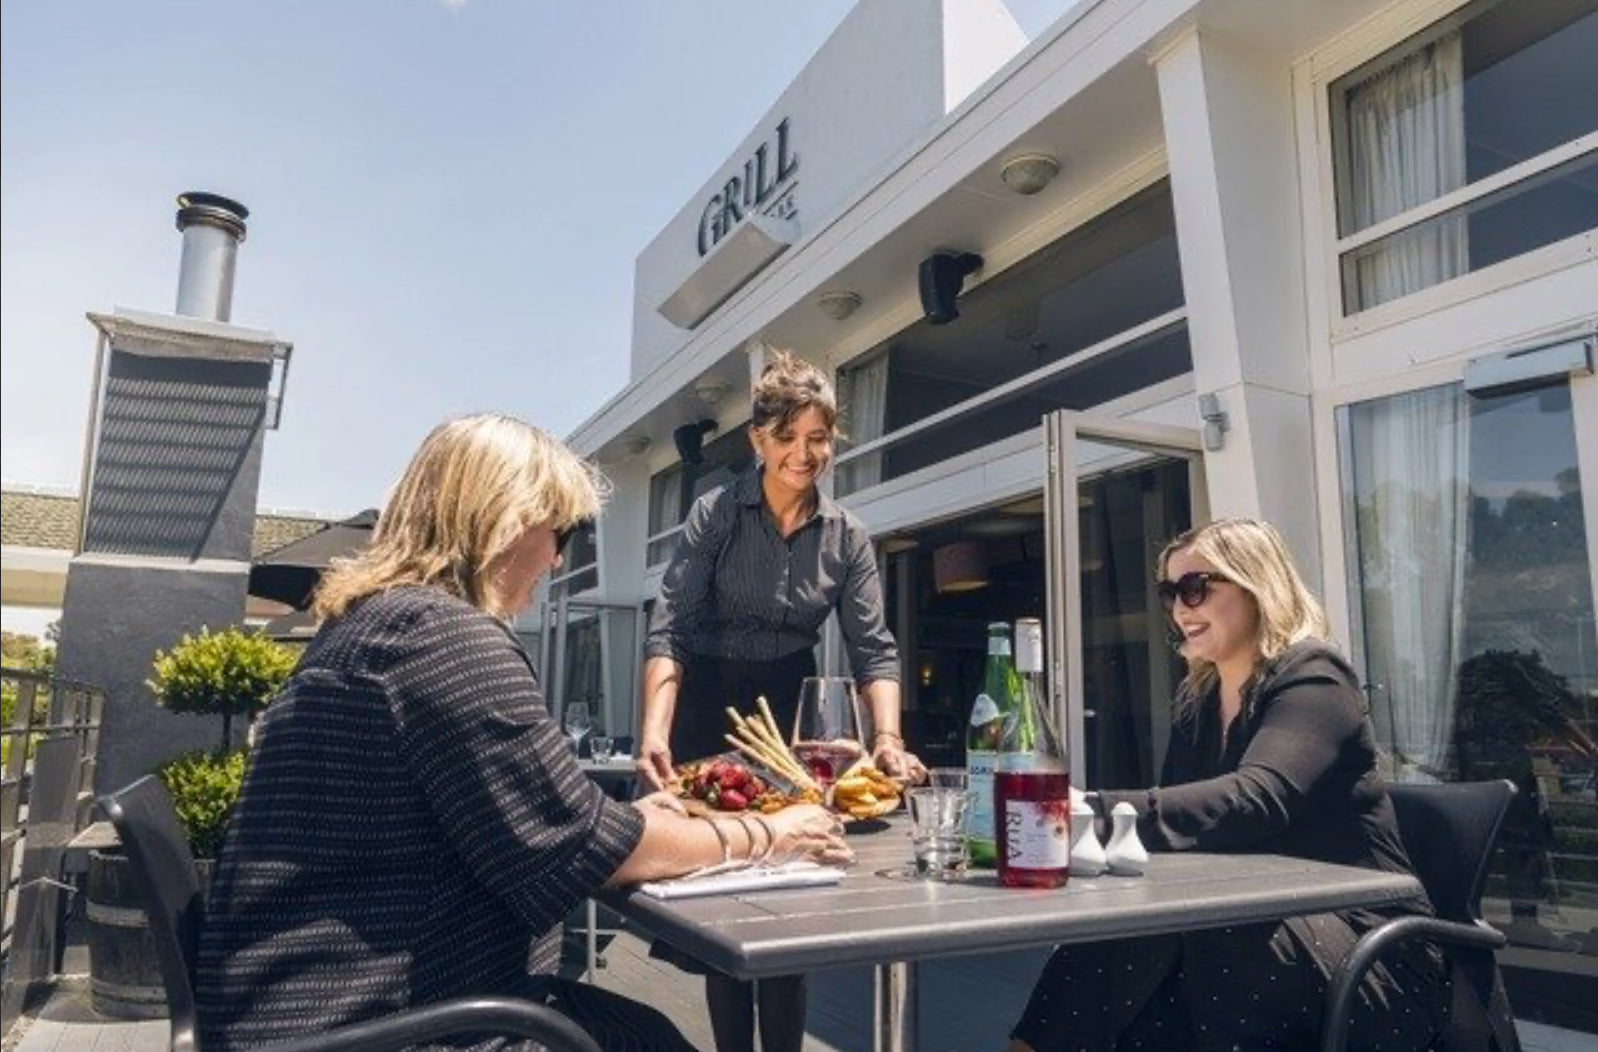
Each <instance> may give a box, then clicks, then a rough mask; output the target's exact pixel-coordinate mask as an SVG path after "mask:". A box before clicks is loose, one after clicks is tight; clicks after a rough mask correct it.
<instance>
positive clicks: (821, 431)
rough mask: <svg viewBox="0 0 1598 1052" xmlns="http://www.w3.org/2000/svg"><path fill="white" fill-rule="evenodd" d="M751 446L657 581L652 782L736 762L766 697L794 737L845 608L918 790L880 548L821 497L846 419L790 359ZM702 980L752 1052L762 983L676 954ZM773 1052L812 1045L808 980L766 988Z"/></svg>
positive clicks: (862, 676) (647, 756)
mask: <svg viewBox="0 0 1598 1052" xmlns="http://www.w3.org/2000/svg"><path fill="white" fill-rule="evenodd" d="M753 403H754V405H753V413H752V419H751V421H750V425H749V438H750V441H751V443H752V444H753V445H754V449H755V454H756V456H757V458H758V460H759V464H758V466H757V467H756V468H754V469H751V470H750V471H748V472H746V473H744V474H743V475H741V476H739V477H738V478H737V479H735V480H733V481H732V482H730V483H728V484H727V485H726V486H724V487H722V488H720V489H718V490H715V491H713V492H710V493H707V494H705V495H704V496H703V497H701V498H700V499H699V500H698V501H696V502H695V503H694V506H693V508H692V509H691V510H690V511H689V513H688V522H687V526H686V528H685V529H684V531H683V539H682V543H681V544H680V545H679V547H678V549H677V554H676V556H675V557H674V558H673V559H672V562H671V565H670V566H669V567H668V568H667V570H666V574H665V576H664V577H663V578H662V580H661V583H660V596H659V598H658V600H657V601H656V603H655V609H654V613H653V615H652V616H651V619H650V624H649V637H648V640H647V642H646V644H645V647H644V651H645V656H646V661H645V664H644V686H643V732H642V735H641V741H640V747H639V760H638V765H639V771H640V774H641V775H642V777H643V779H644V781H645V783H646V784H648V785H649V786H651V787H653V788H656V789H660V788H664V787H666V786H667V785H668V784H670V783H671V782H673V781H674V780H675V778H676V774H675V770H674V766H673V765H674V763H675V762H677V761H679V760H697V759H700V758H702V757H705V756H710V755H713V754H715V753H719V752H722V751H724V750H725V749H726V747H727V746H726V741H725V738H724V735H726V734H727V732H728V731H729V730H730V729H731V728H730V727H729V726H728V721H727V716H726V711H725V710H726V708H727V707H728V706H729V705H730V706H733V707H734V708H737V709H739V710H740V711H744V712H748V711H750V709H751V708H752V706H753V705H754V702H755V699H756V698H758V697H764V698H765V699H766V700H767V701H768V702H769V703H770V704H771V707H772V711H773V714H774V715H775V716H776V718H777V721H778V724H779V726H782V727H784V728H786V727H791V726H792V725H793V720H794V716H795V713H796V710H797V707H798V699H799V685H800V683H801V682H802V681H803V680H804V678H805V677H806V676H813V675H815V674H816V663H815V655H814V648H815V646H816V644H817V643H818V642H819V640H820V637H821V627H822V625H824V624H825V623H826V620H827V617H828V615H829V614H831V613H832V612H833V611H834V610H836V611H837V613H838V620H839V624H840V626H841V627H842V629H843V638H844V643H845V645H846V646H847V648H848V651H849V664H850V667H851V668H852V669H853V671H854V677H855V681H856V683H857V684H858V686H859V690H860V693H861V695H862V696H863V697H864V699H865V701H866V702H867V704H869V706H870V711H871V726H872V728H873V731H872V739H871V742H870V743H869V746H870V749H871V754H872V758H873V760H874V762H875V763H876V765H877V767H878V768H879V769H881V770H882V771H883V772H885V773H886V774H889V775H893V776H898V777H905V778H910V779H913V780H914V779H919V778H920V777H921V775H922V774H923V773H924V769H923V768H922V766H921V763H920V761H919V760H917V759H916V758H915V757H914V756H912V755H911V754H909V753H907V752H905V751H904V738H903V737H902V736H901V735H900V733H899V653H898V648H897V646H896V645H895V643H894V639H893V635H892V634H891V633H890V632H889V631H888V626H887V624H886V622H885V620H884V618H883V610H882V584H881V581H880V579H879V578H878V575H877V563H876V556H875V553H874V552H873V550H872V547H871V538H870V537H869V536H868V535H867V534H866V530H865V527H864V526H862V525H861V524H860V522H859V520H858V519H856V518H855V517H854V516H853V515H851V514H850V513H849V512H847V511H845V510H844V509H843V508H840V507H839V506H838V505H837V504H835V503H833V502H832V500H831V499H829V498H828V497H827V496H826V495H824V494H823V493H821V492H820V491H819V490H818V489H817V488H816V480H817V479H818V478H820V477H821V473H822V472H823V471H825V470H826V469H827V466H828V465H829V464H830V463H831V461H832V451H833V448H832V447H833V439H834V438H835V436H836V435H837V422H838V406H837V400H836V399H835V397H834V395H833V391H832V385H831V384H830V383H828V382H827V380H826V378H825V377H824V376H822V375H821V373H820V372H819V371H818V370H817V369H816V368H815V367H813V366H811V365H810V364H809V363H807V362H804V361H802V360H800V359H798V358H795V357H794V356H792V355H790V354H788V353H786V352H778V353H777V354H776V355H774V356H773V358H772V361H771V362H770V363H769V364H768V365H767V366H766V368H765V370H764V371H763V372H762V373H761V375H760V380H759V382H758V383H757V384H756V385H755V388H754V391H753ZM656 952H657V954H659V955H661V956H668V957H669V958H670V959H672V960H673V961H675V962H676V963H677V964H679V965H681V966H683V967H685V968H687V969H688V970H690V971H698V972H703V973H706V974H705V994H706V998H707V1000H708V1001H709V1003H710V1018H711V1026H712V1029H713V1030H714V1032H715V1037H716V1047H717V1049H718V1050H719V1052H752V1050H753V1048H754V1030H755V1002H756V1000H757V997H756V989H755V984H754V983H748V982H741V981H739V980H735V979H732V978H730V977H728V976H725V975H722V974H720V973H716V972H712V971H708V970H707V969H706V968H705V966H704V965H702V964H699V963H698V962H697V961H693V960H692V959H685V958H683V957H681V956H680V955H676V954H674V953H671V952H670V951H669V949H668V948H666V947H665V946H664V944H658V943H657V945H656ZM758 1001H759V1021H760V1041H761V1047H762V1048H763V1049H764V1052H798V1050H799V1048H800V1045H801V1043H802V1042H803V1039H804V1022H805V987H804V977H803V976H788V977H783V978H780V979H765V980H762V981H761V982H760V984H759V987H758Z"/></svg>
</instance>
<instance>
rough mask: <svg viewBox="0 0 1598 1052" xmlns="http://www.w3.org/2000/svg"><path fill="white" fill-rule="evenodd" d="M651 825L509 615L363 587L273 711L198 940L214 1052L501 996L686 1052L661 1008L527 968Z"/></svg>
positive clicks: (199, 981) (625, 1040)
mask: <svg viewBox="0 0 1598 1052" xmlns="http://www.w3.org/2000/svg"><path fill="white" fill-rule="evenodd" d="M642 833H643V818H642V815H641V814H640V813H639V812H638V810H637V809H636V808H634V807H632V806H631V805H629V804H625V803H618V802H616V801H614V800H611V799H609V798H608V797H606V796H605V794H604V793H602V792H601V791H600V790H599V788H598V787H597V786H596V785H595V784H594V783H593V782H592V781H590V780H589V779H588V778H586V777H585V776H584V775H583V773H582V771H580V770H579V769H578V767H577V763H576V760H575V759H574V757H573V756H572V751H571V748H570V746H569V745H567V744H566V741H565V739H564V737H563V736H562V734H561V732H560V728H559V727H557V726H556V725H555V721H554V720H553V719H551V717H550V715H549V713H548V711H547V709H546V708H545V705H544V699H543V697H542V696H541V695H540V693H539V690H538V683H537V679H536V677H535V676H534V674H533V669H532V665H531V663H530V662H529V661H528V659H527V655H526V653H525V652H524V651H523V650H522V648H521V645H520V644H519V643H518V642H517V640H516V637H515V636H514V635H513V634H512V633H511V632H510V631H509V629H508V628H506V626H504V625H503V624H501V623H500V622H498V621H496V620H494V619H493V618H491V617H489V616H488V615H487V614H485V613H483V612H482V611H480V610H478V609H477V608H475V607H473V606H471V605H469V604H467V603H465V602H462V601H461V600H459V599H455V598H453V597H451V596H449V595H447V594H446V593H444V592H443V591H441V590H438V589H433V588H423V587H407V588H396V589H392V590H390V591H387V592H383V593H380V594H377V595H374V596H371V597H369V598H367V599H365V600H362V601H361V602H360V603H358V604H357V605H356V606H355V607H354V608H353V609H351V610H350V611H349V612H348V613H347V614H345V615H344V616H342V617H339V618H337V619H335V620H333V621H330V622H329V623H328V624H326V625H325V626H323V628H322V630H321V631H320V632H319V633H318V634H317V636H316V638H315V639H314V640H312V642H311V644H310V646H309V647H308V648H307V650H306V652H305V655H304V657H303V658H302V659H301V661H300V664H299V666H298V668H296V669H295V672H294V675H293V677H292V678H291V679H290V680H289V682H288V684H287V686H286V687H285V688H284V690H283V693H282V694H281V695H280V696H279V697H278V698H277V699H276V700H275V701H274V702H273V703H272V705H271V707H270V708H269V709H268V710H267V712H266V714H265V715H264V716H263V717H262V719H261V722H260V724H259V725H258V728H257V738H256V745H255V748H254V750H253V751H252V753H251V756H250V761H249V769H248V772H247V774H246V776H245V780H244V788H243V792H242V794H241V795H240V797H239V802H238V804H237V806H236V808H235V810H234V813H233V817H232V820H231V822H230V824H229V828H228V834H227V839H226V842H225V844H224V846H223V849H222V853H221V857H220V858H219V859H218V860H217V868H216V876H215V879H214V880H213V882H212V884H211V889H210V893H209V901H208V905H207V916H206V920H205V925H204V927H203V929H202V931H201V933H200V953H199V967H198V969H197V971H198V974H197V978H196V984H195V986H196V997H197V1001H198V1007H199V1017H200V1032H201V1037H202V1039H203V1041H204V1044H205V1047H206V1048H209V1049H223V1050H227V1049H243V1048H251V1047H256V1046H259V1045H261V1044H264V1043H268V1042H276V1041H283V1040H287V1039H290V1038H295V1037H304V1036H308V1035H311V1034H316V1033H321V1032H323V1031H326V1030H329V1029H331V1028H333V1027H337V1026H341V1025H344V1024H347V1023H353V1022H359V1021H361V1020H366V1019H372V1018H375V1017H379V1016H385V1015H389V1014H392V1013H394V1012H397V1011H400V1010H402V1009H406V1008H412V1007H416V1006H420V1005H425V1004H431V1003H434V1002H437V1001H442V1000H445V999H447V998H452V997H461V996H472V995H477V996H482V995H490V994H501V995H510V996H518V997H526V998H529V999H534V1000H537V1001H540V1002H543V1003H546V1004H550V1005H553V1006H554V1007H556V1008H557V1009H559V1010H560V1011H563V1012H565V1013H566V1014H568V1015H570V1016H572V1017H573V1018H575V1019H576V1020H577V1021H578V1022H579V1023H580V1024H582V1025H583V1026H584V1027H585V1029H587V1030H588V1031H589V1032H590V1033H591V1034H592V1035H593V1036H594V1037H595V1039H596V1040H597V1041H598V1042H599V1044H600V1045H601V1046H602V1047H604V1048H606V1049H613V1050H631V1049H640V1050H642V1049H662V1050H672V1052H681V1050H687V1049H690V1047H691V1046H689V1045H688V1043H687V1042H686V1041H685V1040H684V1039H683V1038H682V1036H681V1035H680V1034H679V1033H678V1032H677V1030H676V1029H675V1028H674V1027H673V1026H672V1025H671V1024H670V1023H669V1022H668V1021H667V1020H666V1018H665V1017H664V1016H662V1015H661V1014H660V1013H658V1012H656V1011H654V1010H653V1009H650V1008H646V1007H645V1006H643V1005H639V1004H635V1003H633V1002H631V1001H628V1000H626V999H625V998H622V997H619V996H618V995H616V994H613V993H609V992H607V991H604V990H599V989H596V988H594V987H592V986H588V985H586V984H582V983H574V982H569V981H565V980H561V979H558V978H555V977H553V976H550V975H536V974H531V973H532V972H533V971H537V970H538V966H540V965H542V966H546V967H547V966H549V965H550V964H552V961H551V960H550V958H549V957H548V956H547V955H546V954H541V953H537V952H535V950H536V949H537V948H538V947H547V946H548V945H549V942H550V938H551V936H553V937H554V938H556V939H558V937H559V926H560V924H561V922H562V921H563V919H564V918H565V917H566V915H567V914H568V913H570V912H571V911H572V910H573V909H574V908H575V907H576V906H577V905H578V904H579V903H581V902H582V901H583V899H584V898H586V897H587V896H589V895H590V894H592V893H593V892H594V891H595V890H597V889H598V888H599V886H600V885H601V884H603V883H604V882H605V881H606V880H607V879H609V877H610V876H611V874H613V873H614V872H615V871H616V868H617V867H618V866H619V865H620V864H621V863H622V861H623V860H625V859H626V858H627V856H628V855H630V854H631V853H632V851H633V850H634V848H635V847H636V846H637V844H638V842H639V839H640V837H641V836H642ZM530 964H531V965H532V967H530ZM462 1044H465V1045H471V1046H473V1047H475V1048H478V1049H482V1050H496V1052H497V1050H503V1049H506V1048H512V1047H515V1048H520V1047H522V1046H520V1045H513V1044H511V1043H509V1042H507V1041H506V1040H505V1039H502V1038H495V1037H493V1036H491V1035H477V1036H476V1037H474V1038H470V1039H467V1040H465V1041H463V1042H462Z"/></svg>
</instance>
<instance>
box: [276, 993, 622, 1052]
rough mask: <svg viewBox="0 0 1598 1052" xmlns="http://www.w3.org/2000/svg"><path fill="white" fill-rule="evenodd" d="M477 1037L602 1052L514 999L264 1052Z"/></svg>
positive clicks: (384, 1050) (395, 1051) (387, 1050)
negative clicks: (518, 1039) (503, 1037)
mask: <svg viewBox="0 0 1598 1052" xmlns="http://www.w3.org/2000/svg"><path fill="white" fill-rule="evenodd" d="M476 1032H483V1033H490V1034H505V1035H510V1036H514V1037H523V1038H528V1039H530V1040H533V1041H537V1042H538V1043H539V1044H541V1045H543V1046H544V1047H546V1048H548V1049H549V1050H550V1052H601V1050H600V1047H599V1045H598V1044H597V1043H595V1041H594V1039H593V1038H591V1037H589V1036H588V1034H587V1032H586V1031H584V1030H583V1028H582V1027H580V1026H578V1025H577V1024H576V1023H574V1022H572V1021H571V1020H570V1019H568V1018H566V1017H565V1016H563V1015H561V1014H560V1013H559V1012H557V1011H555V1010H554V1009H553V1008H547V1007H545V1006H544V1005H539V1004H534V1003H533V1002H531V1001H522V1000H517V999H515V998H510V997H471V998H461V999H459V1000H455V1001H441V1002H439V1003H438V1004H434V1005H427V1006H426V1007H424V1008H414V1009H411V1010H410V1011H407V1012H400V1013H398V1014H397V1015H391V1016H385V1017H383V1018H382V1019H372V1020H369V1021H367V1022H364V1023H353V1024H351V1025H349V1026H343V1027H339V1028H338V1029H337V1030H330V1031H328V1032H327V1033H325V1034H317V1035H316V1036H315V1037H303V1038H296V1039H295V1040H293V1041H284V1042H281V1043H279V1044H274V1045H270V1046H268V1047H267V1048H266V1049H265V1050H263V1052H399V1050H400V1049H403V1048H405V1047H406V1046H408V1045H415V1044H421V1043H423V1042H426V1041H437V1040H439V1039H441V1038H446V1037H453V1036H456V1035H459V1034H469V1033H476Z"/></svg>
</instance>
